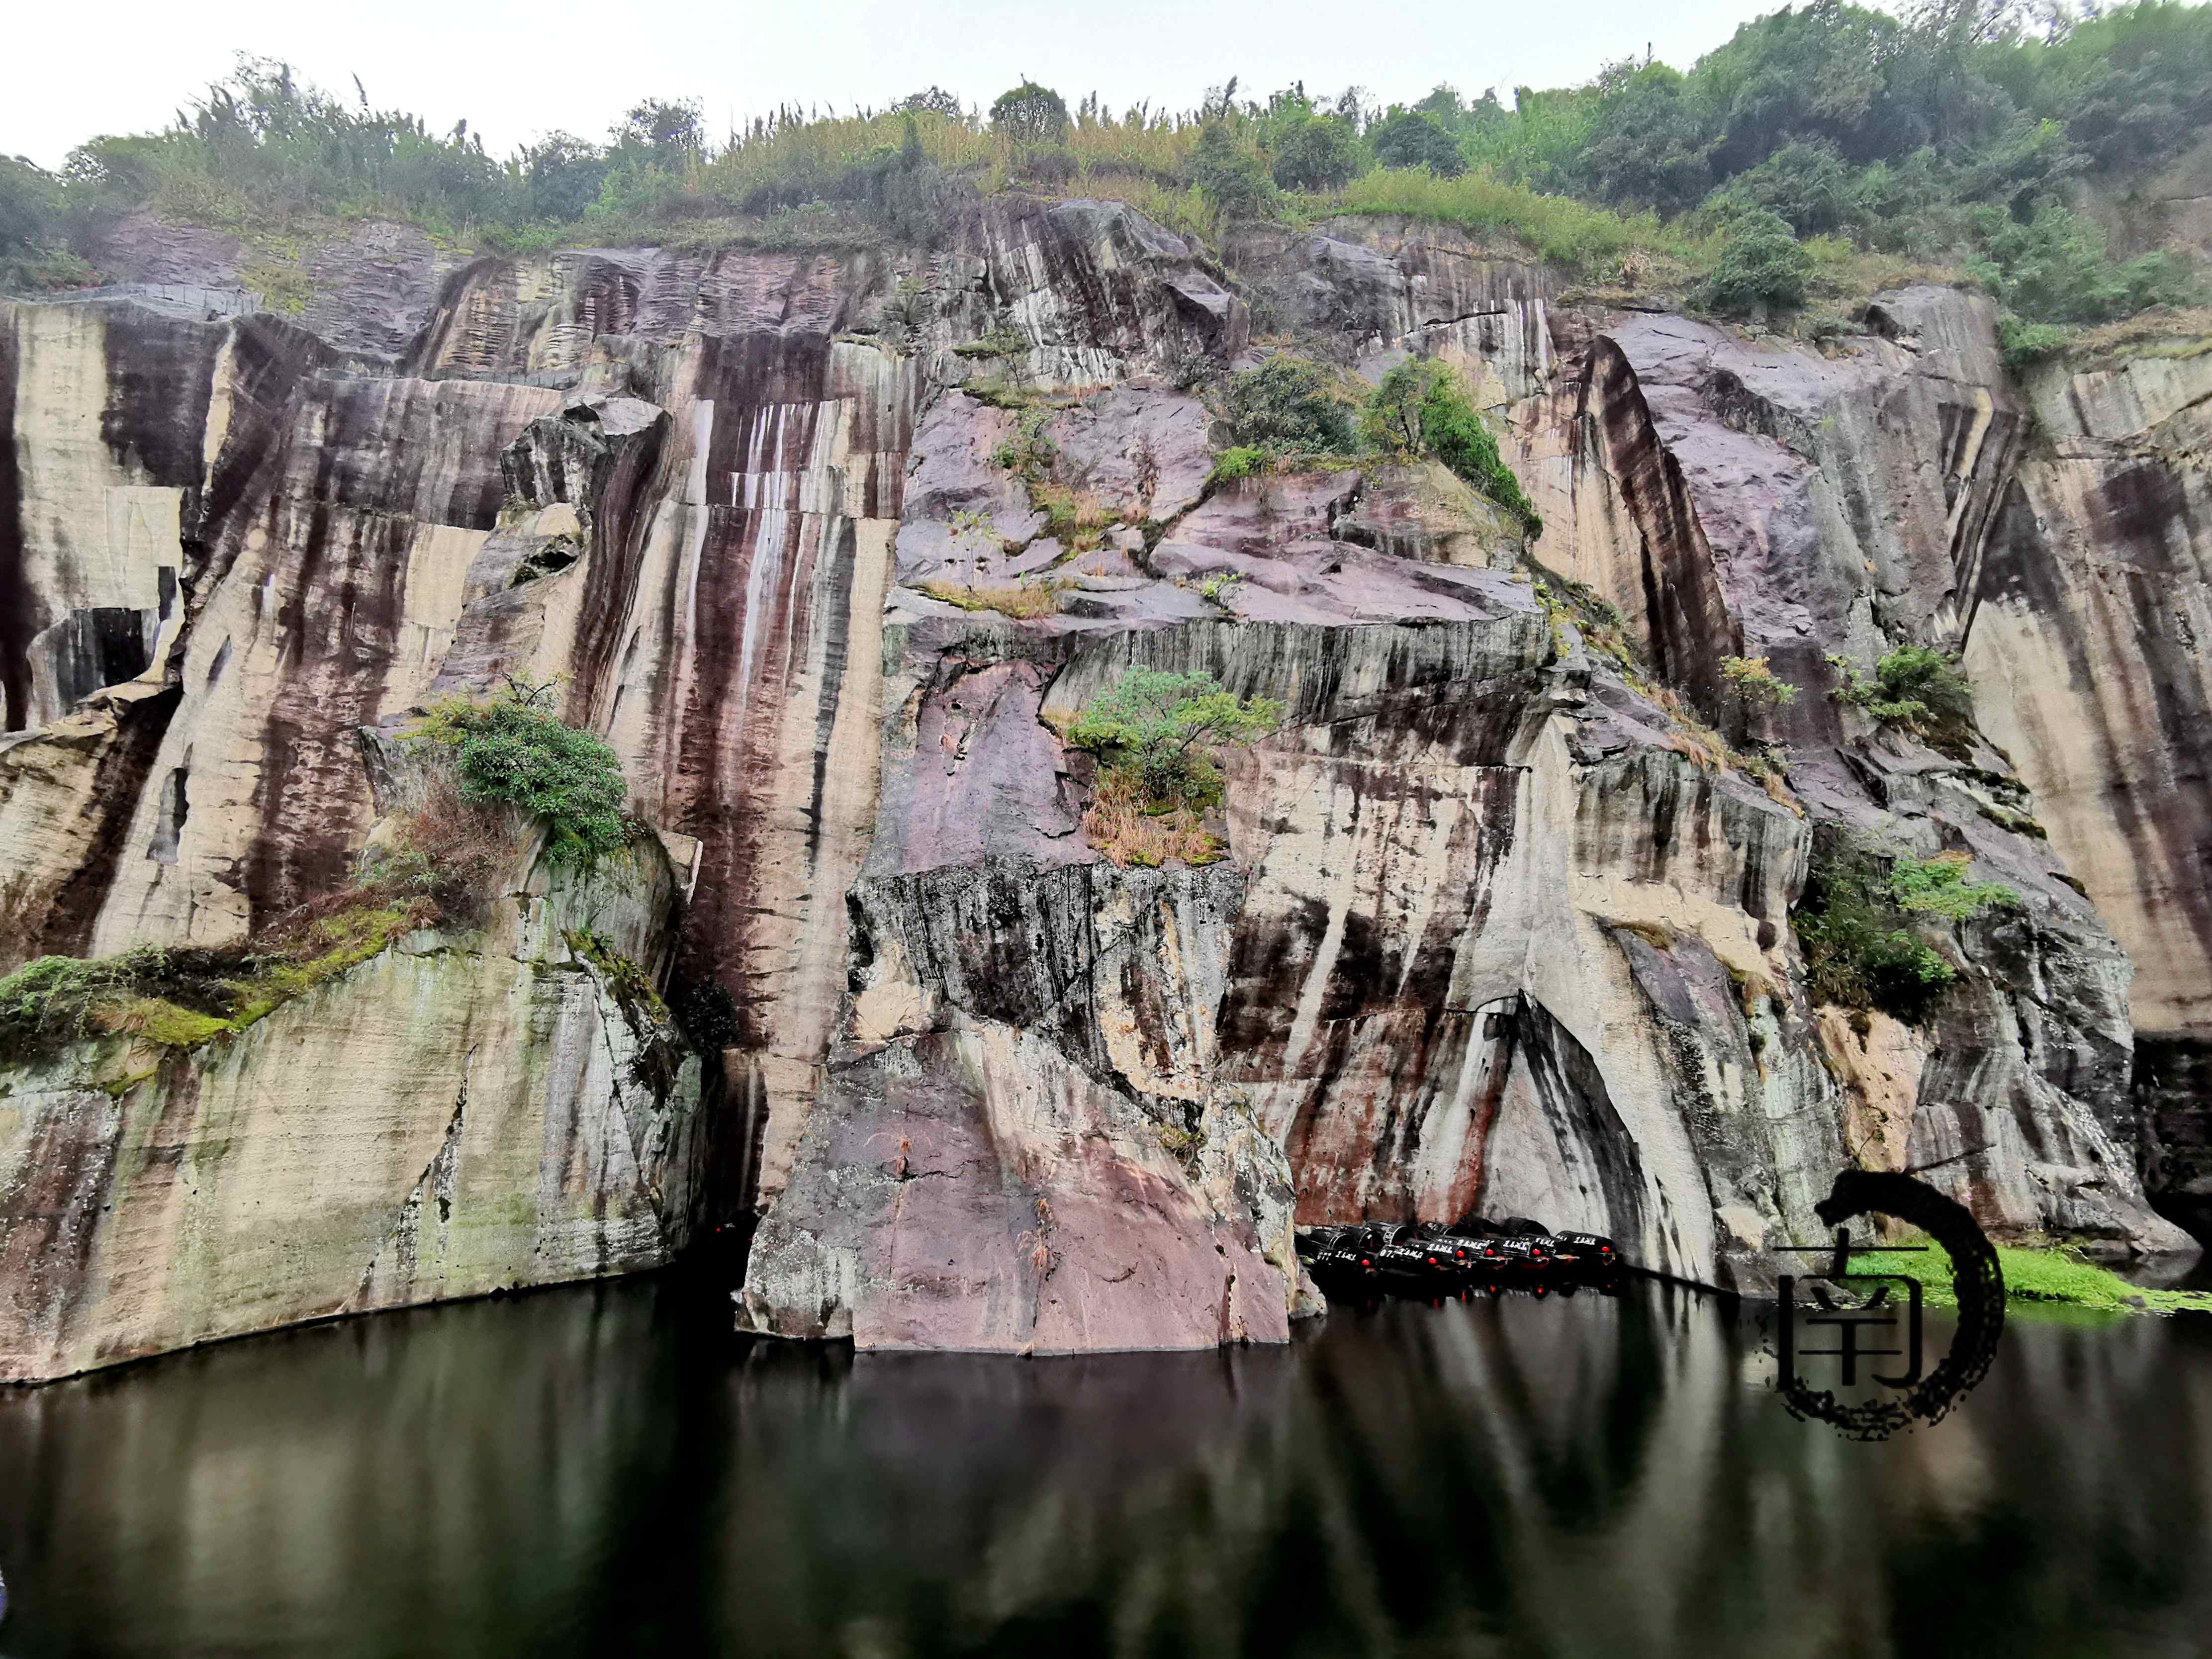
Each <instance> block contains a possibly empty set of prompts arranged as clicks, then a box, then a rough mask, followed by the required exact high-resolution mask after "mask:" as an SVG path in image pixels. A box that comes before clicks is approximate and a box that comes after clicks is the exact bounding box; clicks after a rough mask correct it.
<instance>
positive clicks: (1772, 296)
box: [1696, 209, 1813, 317]
mask: <svg viewBox="0 0 2212 1659" xmlns="http://www.w3.org/2000/svg"><path fill="white" fill-rule="evenodd" d="M1812 276H1813V256H1812V254H1811V253H1809V252H1807V250H1806V247H1805V245H1804V244H1803V243H1802V242H1801V241H1799V240H1797V237H1796V233H1795V232H1793V231H1792V230H1791V229H1790V224H1789V222H1788V221H1787V220H1785V219H1784V218H1783V217H1782V216H1780V215H1779V214H1775V213H1769V212H1767V211H1765V210H1764V209H1760V210H1754V211H1753V212H1749V213H1745V214H1742V215H1740V216H1738V217H1737V218H1736V220H1735V223H1734V224H1733V225H1732V226H1731V227H1730V228H1729V233H1728V240H1726V241H1725V242H1723V244H1722V245H1721V252H1720V258H1719V259H1718V260H1717V262H1716V263H1715V264H1714V266H1713V273H1712V275H1711V276H1708V277H1707V278H1706V279H1705V282H1704V283H1701V284H1699V288H1698V289H1697V294H1696V298H1697V302H1698V303H1699V305H1701V306H1704V307H1706V308H1707V309H1708V310H1711V311H1717V312H1719V313H1721V314H1722V315H1723V316H1728V317H1744V316H1749V315H1751V314H1752V313H1755V312H1760V311H1789V310H1792V309H1795V308H1796V307H1798V306H1802V305H1803V304H1804V303H1805V287H1806V284H1807V283H1808V282H1810V281H1811V279H1812Z"/></svg>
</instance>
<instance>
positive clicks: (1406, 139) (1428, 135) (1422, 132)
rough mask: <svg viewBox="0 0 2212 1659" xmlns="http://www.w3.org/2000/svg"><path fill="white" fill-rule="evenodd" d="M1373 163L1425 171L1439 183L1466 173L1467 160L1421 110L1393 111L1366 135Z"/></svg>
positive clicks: (1450, 137) (1450, 138) (1447, 136)
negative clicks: (1440, 180) (1441, 180)
mask: <svg viewBox="0 0 2212 1659" xmlns="http://www.w3.org/2000/svg"><path fill="white" fill-rule="evenodd" d="M1367 143H1368V147H1369V148H1370V149H1372V150H1374V152H1375V159H1376V161H1380V162H1381V163H1382V164H1383V166H1384V167H1426V168H1427V169H1428V170H1429V171H1430V172H1431V173H1435V174H1436V175H1437V178H1439V179H1456V178H1458V177H1459V175H1460V174H1461V173H1464V172H1466V171H1467V158H1466V157H1465V156H1463V155H1461V154H1460V151H1459V146H1458V144H1456V143H1454V142H1453V140H1452V136H1451V134H1449V132H1446V131H1444V130H1443V125H1442V124H1441V123H1440V122H1438V121H1437V118H1436V117H1435V116H1433V115H1431V114H1429V113H1428V112H1425V111H1423V110H1410V109H1399V110H1393V111H1391V112H1390V113H1389V114H1388V115H1386V116H1384V117H1383V118H1382V119H1381V120H1380V121H1377V122H1376V124H1375V126H1374V129H1373V131H1370V132H1369V133H1368V135H1367Z"/></svg>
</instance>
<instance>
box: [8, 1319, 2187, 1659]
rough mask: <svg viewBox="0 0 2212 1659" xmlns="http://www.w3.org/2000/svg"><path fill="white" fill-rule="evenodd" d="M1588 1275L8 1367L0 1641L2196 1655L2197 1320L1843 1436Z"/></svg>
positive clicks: (1747, 1365)
mask: <svg viewBox="0 0 2212 1659" xmlns="http://www.w3.org/2000/svg"><path fill="white" fill-rule="evenodd" d="M1532 1288H1533V1287H1532ZM1618 1291H1619V1293H1618V1294H1615V1295H1604V1294H1577V1295H1576V1296H1574V1297H1559V1295H1557V1294H1556V1293H1553V1294H1547V1296H1546V1297H1543V1298H1541V1299H1539V1298H1537V1297H1534V1296H1533V1295H1501V1296H1499V1297H1497V1298H1495V1299H1493V1298H1492V1297H1489V1296H1488V1295H1486V1294H1478V1295H1474V1296H1473V1297H1471V1298H1470V1299H1469V1300H1468V1301H1465V1302H1462V1301H1459V1300H1457V1299H1451V1300H1448V1301H1445V1302H1444V1303H1443V1305H1441V1306H1434V1307H1432V1306H1429V1305H1426V1304H1424V1303H1421V1302H1414V1301H1403V1300H1398V1301H1389V1302H1385V1303H1383V1304H1380V1305H1377V1306H1374V1307H1371V1308H1365V1309H1351V1308H1347V1309H1340V1310H1338V1311H1336V1312H1334V1313H1333V1314H1332V1315H1331V1316H1330V1317H1329V1318H1328V1320H1326V1321H1324V1322H1315V1323H1311V1324H1309V1325H1306V1326H1303V1327H1301V1328H1300V1331H1299V1334H1298V1337H1297V1340H1296V1341H1294V1342H1293V1343H1292V1344H1291V1346H1289V1347H1287V1348H1275V1349H1262V1348H1248V1349H1238V1350H1231V1351H1227V1352H1221V1353H1203V1354H1170V1355H1123V1356H1111V1357H1103V1358H1083V1359H1056V1360H1038V1361H1018V1360H1009V1359H1004V1358H981V1357H971V1356H959V1355H942V1356H877V1355H860V1356H859V1357H857V1358H855V1357H854V1355H852V1354H851V1353H850V1352H848V1351H842V1350H839V1349H834V1348H818V1347H813V1348H810V1347H795V1346H777V1345H773V1344H759V1345H753V1346H747V1345H745V1344H744V1343H743V1342H742V1341H740V1340H738V1339H736V1338H734V1337H732V1336H731V1335H729V1334H727V1330H726V1326H727V1304H726V1301H724V1302H720V1303H719V1304H718V1303H717V1301H716V1299H715V1298H712V1297H700V1296H698V1295H697V1294H696V1292H691V1291H687V1290H686V1289H685V1287H684V1285H682V1283H681V1282H680V1281H678V1280H675V1279H657V1280H651V1281H643V1282H632V1283H629V1284H624V1285H604V1286H595V1287H585V1288H580V1289H575V1290H569V1291H552V1292H547V1293H544V1294H540V1295H536V1296H531V1297H520V1298H514V1299H509V1300H507V1301H503V1302H494V1303H482V1304H470V1305H465V1306H459V1307H452V1308H446V1309H439V1310H424V1311H420V1312H415V1313H406V1314H397V1315H391V1316H382V1317H379V1318H375V1319H371V1320H366V1321H361V1322H354V1323H350V1324H345V1325H340V1326H335V1327H330V1328H320V1329H315V1330H308V1331H300V1332H294V1333H289V1334H281V1335H278V1336H275V1337H270V1338H264V1339H258V1340H252V1341H249V1342H243V1343H236V1344H232V1345H229V1346H223V1347H221V1348H216V1349H212V1350H209V1351H205V1352H198V1353H194V1354H186V1355H181V1356H176V1357H173V1358H169V1359H166V1360H161V1361H158V1362H155V1363H154V1364H149V1365H144V1366H140V1367H136V1368H133V1369H131V1370H126V1371H122V1372H118V1373H116V1374H113V1375H112V1376H104V1377H94V1378H90V1379H86V1380H83V1381H81V1382H77V1383H65V1384H62V1385H59V1386H57V1387H54V1388H50V1389H41V1390H38V1391H35V1392H28V1393H16V1394H13V1395H0V1570H4V1571H6V1572H7V1573H8V1575H9V1583H10V1584H11V1586H12V1588H13V1591H14V1595H15V1606H14V1607H13V1609H12V1611H11V1614H10V1620H9V1624H8V1625H7V1626H6V1627H5V1628H4V1629H0V1655H4V1656H7V1659H33V1656H44V1655H54V1654H62V1653H83V1652H97V1653H146V1654H155V1653H159V1654H163V1655H178V1654H192V1653H218V1652H221V1653H231V1652H237V1651H240V1650H258V1651H267V1652H285V1653H291V1652H313V1653H314V1654H316V1655H317V1656H319V1659H331V1656H340V1655H353V1654H399V1653H406V1654H445V1653H452V1654H463V1653H465V1654H472V1655H476V1654H509V1653H512V1654H522V1653H529V1654H533V1655H537V1654H568V1653H578V1654H581V1653H587V1652H588V1653H614V1652H622V1653H627V1652H641V1651H653V1650H659V1649H663V1648H665V1649H666V1650H671V1651H682V1652H726V1653H744V1654H748V1655H761V1654H769V1655H781V1654H794V1655H796V1654H805V1655H818V1654H863V1655H875V1654H899V1655H907V1654H913V1655H920V1654H934V1653H955V1652H969V1651H987V1650H995V1651H1003V1652H1021V1653H1029V1652H1052V1653H1055V1654H1058V1653H1073V1654H1088V1653H1102V1654H1103V1653H1117V1654H1118V1653H1143V1654H1159V1653H1189V1654H1208V1655H1213V1654H1231V1653H1252V1654H1261V1653H1264V1654H1267V1655H1269V1656H1299V1655H1344V1654H1356V1653H1452V1654H1477V1655H1480V1654H1490V1653H1497V1654H1500V1655H1504V1654H1508V1653H1512V1654H1522V1653H1543V1654H1547V1655H1568V1656H1579V1655H1592V1656H1597V1655H1604V1656H1620V1655H1626V1654H1637V1655H1670V1654H1681V1655H1692V1654H1695V1655H1699V1656H1705V1655H1734V1654H1746V1655H1750V1654H1757V1655H1759V1656H1762V1659H1765V1656H1771V1655H1775V1654H1788V1655H1801V1654H1804V1655H1809V1654H1821V1655H1861V1654H1864V1655H1892V1654H1899V1655H1902V1654H1917V1653H1931V1654H1933V1653H1941V1654H1946V1655H1951V1654H1974V1653H1990V1654H2004V1655H2008V1656H2023V1655H2029V1656H2033V1655H2046V1654H2047V1655H2060V1654H2063V1655H2067V1656H2078V1655H2083V1654H2136V1653H2143V1654H2150V1653H2183V1652H2193V1651H2197V1650H2201V1647H2202V1643H2203V1638H2204V1633H2205V1632H2207V1631H2212V1322H2206V1321H2201V1320H2189V1319H2179V1318H2177V1319H2172V1320H2136V1321H2133V1322H2110V1323H2099V1324H2084V1323H2079V1322H2071V1323H2069V1322H2051V1321H2038V1320H2035V1319H2033V1318H2026V1317H2023V1318H2019V1319H2016V1320H2015V1323H2014V1326H2013V1327H2012V1328H2010V1329H2008V1333H2007V1337H2006V1347H2005V1349H2004V1351H2003V1352H2002V1354H2001V1355H2000V1357H1999V1359H1998V1362H1997V1364H1996V1369H1995V1370H1993V1371H1992V1373H1991V1374H1990V1377H1989V1378H1988V1380H1987V1381H1986V1382H1985V1383H1984V1384H1983V1385H1982V1387H1981V1388H1980V1389H1978V1391H1977V1392H1976V1393H1975V1394H1974V1395H1972V1397H1970V1398H1969V1399H1968V1400H1966V1401H1965V1402H1964V1404H1963V1405H1962V1406H1961V1407H1960V1409H1959V1411H1958V1412H1957V1413H1954V1416H1953V1417H1951V1418H1950V1419H1947V1420H1946V1421H1945V1422H1944V1423H1942V1425H1938V1426H1937V1427H1935V1428H1933V1429H1928V1430H1923V1431H1918V1432H1916V1433H1911V1434H1906V1435H1902V1436H1899V1437H1898V1438H1896V1439H1895V1440H1893V1441H1891V1442H1887V1443H1881V1444H1875V1445H1857V1444H1852V1443H1846V1442H1844V1441H1842V1440H1841V1439H1839V1438H1838V1437H1837V1436H1835V1435H1834V1434H1833V1433H1832V1432H1831V1431H1828V1430H1826V1428H1824V1427H1821V1426H1820V1425H1808V1424H1804V1423H1800V1422H1797V1421H1796V1420H1794V1419H1791V1418H1790V1416H1789V1415H1788V1414H1787V1413H1785V1412H1784V1410H1783V1409H1782V1407H1781V1405H1780V1403H1779V1401H1778V1399H1777V1398H1776V1396H1775V1395H1774V1394H1773V1393H1772V1392H1771V1389H1768V1388H1767V1387H1765V1380H1764V1379H1765V1372H1764V1370H1763V1369H1762V1367H1763V1366H1764V1365H1765V1364H1766V1363H1767V1362H1765V1361H1764V1360H1763V1359H1762V1357H1761V1352H1760V1350H1761V1334H1760V1333H1759V1331H1758V1330H1757V1329H1756V1328H1754V1326H1753V1322H1752V1321H1751V1318H1750V1316H1748V1315H1743V1316H1735V1317H1732V1316H1730V1315H1729V1312H1728V1311H1727V1310H1725V1309H1724V1308H1723V1306H1722V1305H1720V1304H1717V1302H1716V1301H1714V1300H1713V1299H1711V1298H1701V1297H1695V1296H1693V1295H1691V1294H1689V1293H1687V1292H1686V1291H1681V1290H1679V1289H1676V1288H1672V1287H1668V1286H1666V1285H1659V1284H1656V1283H1653V1282H1650V1281H1647V1280H1642V1279H1628V1280H1627V1281H1626V1282H1625V1283H1623V1284H1621V1285H1620V1286H1619V1287H1618Z"/></svg>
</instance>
